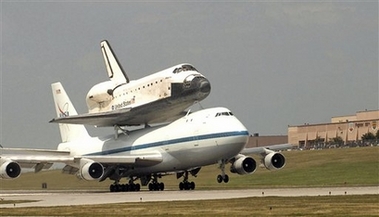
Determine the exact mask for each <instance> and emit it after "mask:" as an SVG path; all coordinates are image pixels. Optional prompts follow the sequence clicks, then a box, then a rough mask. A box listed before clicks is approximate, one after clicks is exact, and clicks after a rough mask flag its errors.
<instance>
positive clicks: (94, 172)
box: [79, 161, 104, 181]
mask: <svg viewBox="0 0 379 217" xmlns="http://www.w3.org/2000/svg"><path fill="white" fill-rule="evenodd" d="M103 174H104V167H103V165H101V163H98V162H94V161H87V162H86V163H85V164H84V165H83V166H82V167H81V168H80V170H79V177H80V178H81V179H84V180H87V181H92V180H98V179H100V178H101V177H102V176H103Z"/></svg>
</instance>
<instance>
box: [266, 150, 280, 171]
mask: <svg viewBox="0 0 379 217" xmlns="http://www.w3.org/2000/svg"><path fill="white" fill-rule="evenodd" d="M263 164H264V165H265V167H266V168H267V169H268V170H279V169H282V168H283V167H284V165H285V164H286V159H285V157H284V156H283V155H282V154H280V153H278V152H271V153H269V154H268V155H266V156H265V157H264V158H263Z"/></svg>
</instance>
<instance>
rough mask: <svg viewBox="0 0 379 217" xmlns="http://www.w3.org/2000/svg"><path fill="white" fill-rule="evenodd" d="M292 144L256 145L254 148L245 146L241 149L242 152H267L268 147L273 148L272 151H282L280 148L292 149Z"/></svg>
mask: <svg viewBox="0 0 379 217" xmlns="http://www.w3.org/2000/svg"><path fill="white" fill-rule="evenodd" d="M291 148H292V145H291V144H278V145H269V146H262V147H254V148H245V149H243V150H242V151H241V154H262V153H265V152H266V151H265V150H266V149H269V150H272V151H280V150H287V149H291Z"/></svg>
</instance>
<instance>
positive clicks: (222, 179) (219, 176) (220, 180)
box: [217, 174, 229, 183]
mask: <svg viewBox="0 0 379 217" xmlns="http://www.w3.org/2000/svg"><path fill="white" fill-rule="evenodd" d="M223 181H224V182H225V183H228V182H229V176H228V175H226V174H225V176H224V177H222V175H218V176H217V182H218V183H221V182H223Z"/></svg>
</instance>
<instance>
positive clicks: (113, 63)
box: [100, 40, 129, 84]
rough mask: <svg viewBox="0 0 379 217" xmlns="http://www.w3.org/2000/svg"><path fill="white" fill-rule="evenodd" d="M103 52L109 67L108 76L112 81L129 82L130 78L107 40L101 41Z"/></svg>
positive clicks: (106, 64) (118, 82)
mask: <svg viewBox="0 0 379 217" xmlns="http://www.w3.org/2000/svg"><path fill="white" fill-rule="evenodd" d="M100 46H101V52H102V53H103V57H104V62H105V66H106V68H107V72H108V76H109V79H111V81H114V82H116V83H117V84H123V83H129V78H128V76H127V75H126V73H125V71H124V69H123V68H122V66H121V64H120V62H119V61H118V59H117V57H116V55H115V54H114V52H113V50H112V48H111V46H110V45H109V43H108V41H107V40H104V41H102V42H101V43H100Z"/></svg>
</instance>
